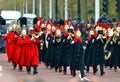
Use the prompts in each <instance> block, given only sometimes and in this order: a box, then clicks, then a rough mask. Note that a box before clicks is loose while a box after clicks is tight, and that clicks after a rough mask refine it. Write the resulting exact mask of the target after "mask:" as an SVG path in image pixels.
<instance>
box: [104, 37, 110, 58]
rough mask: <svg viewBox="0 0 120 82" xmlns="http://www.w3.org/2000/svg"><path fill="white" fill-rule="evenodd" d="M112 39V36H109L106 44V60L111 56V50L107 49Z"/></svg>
mask: <svg viewBox="0 0 120 82" xmlns="http://www.w3.org/2000/svg"><path fill="white" fill-rule="evenodd" d="M110 40H111V38H108V40H107V41H106V43H105V45H104V52H105V56H104V58H105V60H108V59H109V58H110V57H111V51H108V50H106V48H107V45H108V43H109V42H110Z"/></svg>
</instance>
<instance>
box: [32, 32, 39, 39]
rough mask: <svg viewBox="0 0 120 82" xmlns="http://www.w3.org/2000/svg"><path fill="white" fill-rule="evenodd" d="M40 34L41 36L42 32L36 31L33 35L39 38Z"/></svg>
mask: <svg viewBox="0 0 120 82" xmlns="http://www.w3.org/2000/svg"><path fill="white" fill-rule="evenodd" d="M39 36H41V34H40V32H35V34H33V37H35V38H38V37H39Z"/></svg>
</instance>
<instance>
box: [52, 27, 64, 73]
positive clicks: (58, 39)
mask: <svg viewBox="0 0 120 82" xmlns="http://www.w3.org/2000/svg"><path fill="white" fill-rule="evenodd" d="M62 44H63V43H62V33H61V31H60V29H59V28H57V29H56V32H55V42H54V52H53V53H54V65H55V71H56V72H57V71H58V69H59V72H62V66H61V56H62Z"/></svg>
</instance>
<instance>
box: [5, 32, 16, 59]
mask: <svg viewBox="0 0 120 82" xmlns="http://www.w3.org/2000/svg"><path fill="white" fill-rule="evenodd" d="M4 40H6V52H7V56H8V61H12V60H13V58H12V53H13V46H14V41H15V40H16V36H15V33H14V32H9V33H8V34H7V35H6V36H5V37H4Z"/></svg>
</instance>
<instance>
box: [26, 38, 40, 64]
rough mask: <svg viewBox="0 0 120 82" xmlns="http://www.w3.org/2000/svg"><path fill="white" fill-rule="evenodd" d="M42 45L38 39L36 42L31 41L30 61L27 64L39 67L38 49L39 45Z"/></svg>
mask: <svg viewBox="0 0 120 82" xmlns="http://www.w3.org/2000/svg"><path fill="white" fill-rule="evenodd" d="M39 43H40V40H39V39H38V38H35V40H34V41H31V43H30V45H29V47H30V49H31V50H30V56H31V57H30V61H29V62H28V63H27V64H28V65H32V66H33V65H35V66H38V64H39V55H38V47H37V45H38V44H39Z"/></svg>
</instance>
